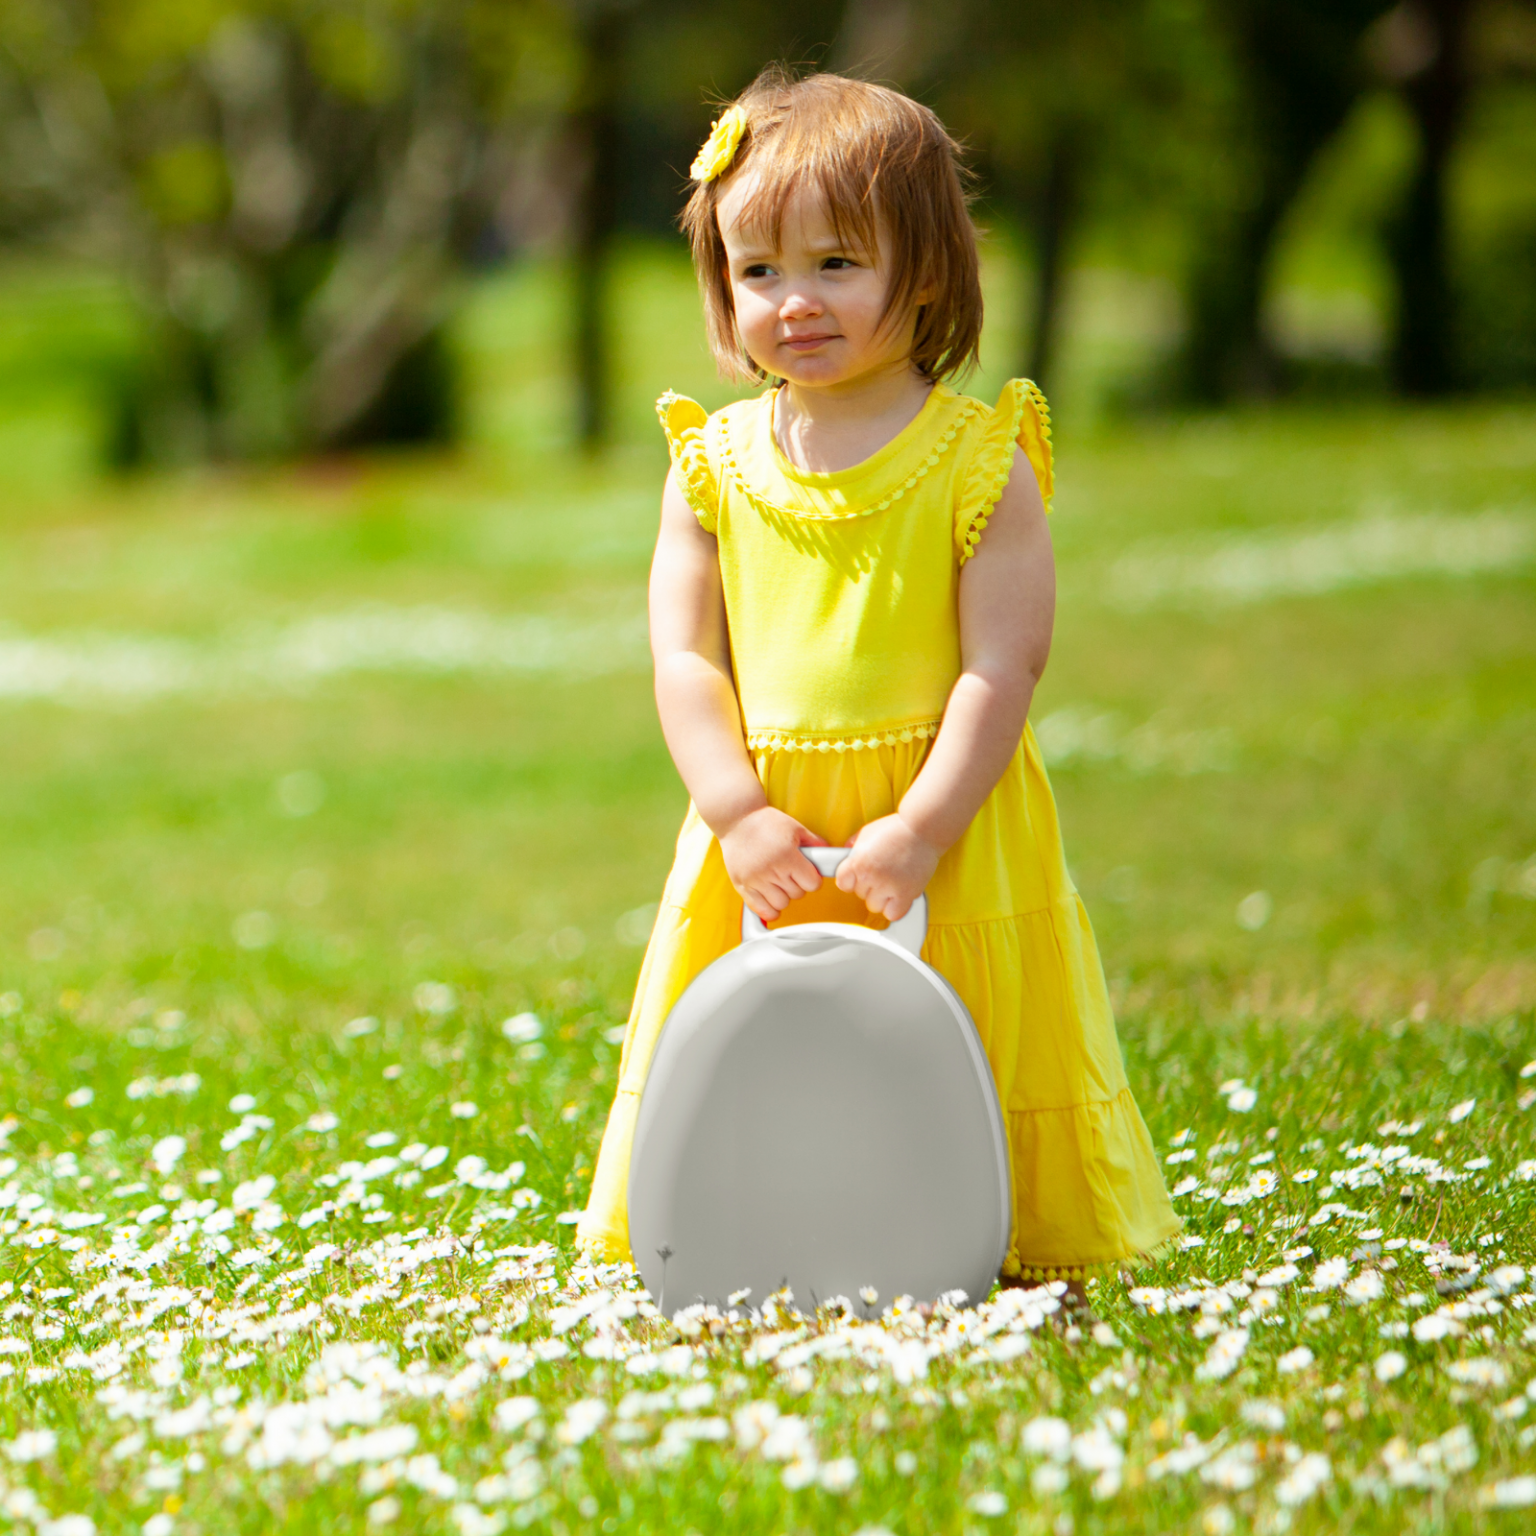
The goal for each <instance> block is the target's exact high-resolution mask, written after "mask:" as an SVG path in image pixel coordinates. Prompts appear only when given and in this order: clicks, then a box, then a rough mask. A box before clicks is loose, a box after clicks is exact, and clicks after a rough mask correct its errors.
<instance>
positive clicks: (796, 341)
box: [783, 333, 837, 352]
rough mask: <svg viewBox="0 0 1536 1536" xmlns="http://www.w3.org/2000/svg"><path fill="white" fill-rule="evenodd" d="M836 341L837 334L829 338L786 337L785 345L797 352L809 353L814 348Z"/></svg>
mask: <svg viewBox="0 0 1536 1536" xmlns="http://www.w3.org/2000/svg"><path fill="white" fill-rule="evenodd" d="M836 340H837V336H836V334H835V333H834V334H832V335H828V336H786V337H785V338H784V341H783V345H784V346H786V347H793V348H794V349H795V351H796V352H808V351H810V349H811V348H812V347H819V346H821V345H822V344H823V343H824V342H828V341H836Z"/></svg>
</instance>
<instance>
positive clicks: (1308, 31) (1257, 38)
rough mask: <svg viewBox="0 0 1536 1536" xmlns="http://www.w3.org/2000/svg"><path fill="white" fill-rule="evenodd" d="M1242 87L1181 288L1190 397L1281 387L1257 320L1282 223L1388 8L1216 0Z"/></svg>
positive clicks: (1353, 0)
mask: <svg viewBox="0 0 1536 1536" xmlns="http://www.w3.org/2000/svg"><path fill="white" fill-rule="evenodd" d="M1211 7H1212V15H1213V17H1214V19H1215V22H1216V25H1217V26H1218V28H1219V30H1220V32H1221V33H1222V35H1223V36H1224V37H1225V39H1226V41H1227V44H1228V48H1229V57H1230V61H1231V67H1232V69H1233V71H1234V77H1235V81H1236V84H1237V87H1238V91H1237V96H1236V99H1235V101H1234V104H1233V105H1234V109H1235V110H1234V114H1233V118H1234V120H1233V122H1232V123H1231V125H1230V129H1229V134H1228V138H1227V142H1226V143H1225V144H1224V145H1221V146H1213V151H1215V152H1216V153H1218V154H1220V155H1222V156H1224V157H1225V158H1227V159H1228V160H1229V161H1230V162H1231V164H1230V165H1229V166H1228V167H1227V168H1226V174H1222V175H1218V176H1215V177H1213V178H1212V191H1213V193H1215V196H1213V197H1211V198H1210V199H1208V201H1207V208H1206V211H1205V213H1204V215H1203V217H1202V220H1201V224H1202V228H1201V230H1200V232H1199V235H1198V246H1197V249H1196V252H1195V255H1194V259H1193V260H1192V261H1191V263H1190V268H1189V277H1188V283H1187V309H1188V319H1189V327H1188V334H1187V340H1186V345H1185V356H1184V370H1183V371H1184V382H1185V386H1186V388H1187V390H1188V392H1189V393H1190V394H1191V395H1192V396H1193V397H1194V398H1196V399H1199V400H1205V401H1213V402H1214V401H1218V400H1225V399H1229V398H1231V397H1232V396H1234V395H1241V394H1267V393H1272V392H1273V391H1274V390H1275V389H1276V388H1277V387H1278V382H1279V381H1278V369H1277V365H1276V359H1275V357H1274V354H1273V352H1272V350H1271V348H1270V346H1269V344H1268V342H1267V341H1266V339H1265V336H1264V332H1263V327H1262V325H1261V321H1260V311H1261V305H1262V301H1263V296H1264V283H1265V276H1266V269H1267V266H1268V262H1269V256H1270V252H1271V250H1272V248H1273V245H1274V241H1275V235H1276V232H1277V231H1278V229H1279V226H1280V221H1281V219H1282V217H1283V216H1284V214H1285V211H1286V209H1287V208H1289V207H1290V205H1291V202H1292V200H1293V199H1294V198H1295V196H1296V194H1297V192H1298V191H1299V190H1300V188H1301V185H1302V182H1303V181H1304V180H1305V178H1306V175H1307V172H1308V170H1309V169H1310V168H1311V166H1312V164H1313V161H1314V160H1315V159H1316V156H1317V154H1318V151H1319V150H1320V149H1321V148H1322V147H1323V145H1325V144H1326V143H1327V142H1328V141H1329V140H1330V139H1331V138H1332V137H1333V135H1334V134H1335V133H1336V132H1337V131H1338V129H1339V127H1340V125H1341V124H1342V123H1343V121H1344V119H1345V117H1346V115H1347V114H1348V112H1349V110H1350V108H1351V107H1352V106H1353V105H1354V103H1355V101H1356V100H1357V98H1358V97H1359V95H1360V92H1361V91H1362V90H1363V89H1364V88H1365V86H1366V85H1367V84H1368V82H1369V75H1368V72H1367V70H1366V67H1365V61H1364V58H1363V54H1362V47H1361V41H1362V38H1363V36H1364V34H1365V32H1366V29H1367V28H1368V27H1370V25H1371V24H1372V23H1373V22H1375V21H1376V20H1377V18H1378V17H1379V16H1380V15H1381V14H1382V13H1383V12H1384V11H1386V10H1387V9H1388V3H1387V0H1211Z"/></svg>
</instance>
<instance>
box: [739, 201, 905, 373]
mask: <svg viewBox="0 0 1536 1536" xmlns="http://www.w3.org/2000/svg"><path fill="white" fill-rule="evenodd" d="M752 191H753V182H752V178H751V177H743V178H742V179H741V180H739V181H736V182H733V183H732V184H731V185H730V186H729V187H727V188H726V190H725V193H724V195H723V196H722V197H721V199H720V203H719V206H718V209H717V216H718V218H719V220H720V234H721V237H722V238H723V240H724V242H725V252H726V261H727V268H728V276H729V279H730V284H731V296H732V299H733V300H734V302H735V306H736V325H737V328H738V329H739V330H740V332H741V339H742V342H743V343H744V344H745V346H746V349H747V353H748V355H749V356H750V357H751V358H752V361H753V362H755V363H756V364H757V365H758V367H759V368H761V369H762V370H763V371H764V372H765V373H769V374H773V375H776V376H777V377H779V378H781V379H788V380H789V382H790V383H792V384H798V385H802V386H804V387H806V388H813V389H826V388H835V387H836V386H838V385H843V384H850V383H855V382H857V381H859V380H863V379H867V378H868V377H869V376H870V375H872V374H876V373H884V372H890V371H895V370H901V369H906V368H910V367H911V356H912V337H913V333H914V331H915V330H916V327H917V311H916V308H915V307H914V308H913V309H912V310H911V311H910V312H909V313H907V314H905V315H890V316H887V317H886V321H885V324H883V325H882V324H881V320H880V314H881V310H882V309H883V308H884V306H885V295H886V289H887V287H888V286H889V263H888V260H887V256H888V250H887V244H886V241H885V237H884V233H883V232H882V234H881V242H880V243H881V248H880V249H879V250H876V251H873V252H871V251H864V250H860V249H859V248H858V247H856V246H850V245H848V244H847V243H846V242H845V241H844V240H842V239H840V238H839V237H838V233H837V230H836V229H835V228H834V226H833V224H832V221H831V219H830V218H829V217H828V216H827V210H826V208H825V207H824V206H823V204H822V203H821V201H820V200H819V199H818V198H814V197H811V196H808V195H802V196H800V197H798V198H796V199H795V200H794V202H792V203H791V204H790V206H789V207H788V208H787V209H786V210H785V215H784V227H783V229H782V231H781V232H780V239H779V249H777V250H775V249H773V248H772V244H771V241H770V239H769V236H768V235H767V234H766V233H764V232H763V231H760V230H757V229H753V228H751V227H750V226H747V227H743V225H742V222H741V216H742V214H743V212H744V211H745V209H746V206H747V203H748V200H749V198H750V196H751V193H752ZM922 297H923V295H919V301H921V299H922Z"/></svg>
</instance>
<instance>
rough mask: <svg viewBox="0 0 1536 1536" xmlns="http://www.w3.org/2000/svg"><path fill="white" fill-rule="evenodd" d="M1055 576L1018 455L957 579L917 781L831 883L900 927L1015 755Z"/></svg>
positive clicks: (865, 835) (865, 834) (1047, 628)
mask: <svg viewBox="0 0 1536 1536" xmlns="http://www.w3.org/2000/svg"><path fill="white" fill-rule="evenodd" d="M1055 614H1056V566H1055V561H1054V559H1053V556H1052V553H1051V535H1050V529H1049V526H1048V524H1047V521H1046V515H1045V505H1044V503H1043V502H1042V500H1041V498H1040V487H1039V485H1038V484H1037V483H1036V480H1035V474H1034V469H1033V467H1032V466H1031V465H1030V462H1029V460H1028V459H1027V458H1026V457H1025V456H1024V454H1023V452H1022V451H1021V450H1020V449H1017V448H1015V449H1014V454H1013V471H1012V473H1011V475H1010V476H1009V479H1008V484H1007V486H1006V487H1005V488H1004V490H1003V494H1002V495H1001V496H1000V497H999V498H998V501H997V505H996V506H995V507H994V508H993V509H992V513H991V516H990V517H989V519H988V521H987V528H986V532H985V534H984V535H983V536H982V540H981V543H980V544H979V545H977V547H976V553H975V554H974V555H972V556H971V558H970V559H969V560H968V561H966V563H965V566H964V568H963V569H962V570H961V572H960V652H961V670H960V676H959V678H958V679H957V680H956V682H955V686H954V688H953V689H952V690H951V691H950V695H949V703H948V705H947V707H946V708H945V711H944V723H943V725H942V726H940V728H939V734H938V738H937V739H936V740H935V742H934V744H933V748H932V750H931V751H930V752H929V754H928V760H927V762H925V763H924V764H923V768H922V772H921V773H919V774H918V776H917V778H916V779H915V780H914V781H913V784H912V787H911V788H910V789H909V790H908V791H907V793H906V794H905V796H903V798H902V802H901V805H900V806H899V807H898V809H897V811H896V814H895V815H893V816H884V817H881V819H880V820H878V821H873V822H871V823H870V824H869V825H868V826H867V827H865V828H863V830H862V831H861V832H860V833H859V835H858V837H857V838H856V839H855V840H854V852H853V855H852V857H851V858H849V859H848V860H847V861H846V862H845V863H844V865H843V867H842V868H841V869H840V870H839V871H838V873H837V883H838V884H839V885H840V886H841V887H842V888H843V889H844V890H847V891H853V892H855V893H856V894H857V895H859V896H860V897H862V898H863V899H864V901H865V903H866V904H867V905H868V907H869V909H870V910H871V911H872V912H878V913H881V914H882V915H883V916H885V917H887V918H890V919H892V920H894V919H896V918H898V917H900V916H901V915H902V914H903V913H904V912H905V911H906V910H907V908H908V907H909V906H911V905H912V902H913V900H914V899H915V898H916V896H917V895H918V893H919V892H920V891H921V890H922V889H923V887H924V886H926V885H927V884H928V881H929V880H930V879H931V878H932V876H933V871H934V869H935V868H936V867H937V865H938V862H939V858H940V856H941V855H942V854H943V853H944V852H945V851H946V850H947V849H948V848H949V847H950V846H951V845H952V844H953V843H955V842H956V841H958V839H959V838H960V835H961V834H962V833H963V832H964V831H965V829H966V828H967V827H968V826H970V824H971V821H972V819H973V818H974V817H975V815H976V813H977V811H979V810H980V809H981V807H982V804H983V803H984V802H985V800H986V798H987V796H988V795H989V794H991V793H992V789H993V786H994V785H995V784H996V783H997V781H998V780H999V779H1000V778H1001V777H1002V774H1003V770H1004V769H1005V768H1006V767H1007V766H1008V764H1009V762H1010V761H1011V760H1012V758H1013V754H1014V753H1015V752H1016V751H1017V750H1018V746H1019V738H1020V737H1021V736H1022V735H1023V733H1024V722H1025V720H1026V719H1028V717H1029V705H1030V700H1031V699H1032V698H1033V697H1034V692H1035V687H1036V685H1037V684H1038V683H1039V681H1040V676H1041V674H1042V673H1043V672H1044V671H1045V662H1046V658H1047V656H1049V654H1050V649H1051V627H1052V624H1053V622H1054V620H1055Z"/></svg>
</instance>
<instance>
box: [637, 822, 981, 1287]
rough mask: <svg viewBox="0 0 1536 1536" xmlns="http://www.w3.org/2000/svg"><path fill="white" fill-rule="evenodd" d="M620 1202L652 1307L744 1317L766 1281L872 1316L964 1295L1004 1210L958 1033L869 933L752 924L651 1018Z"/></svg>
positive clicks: (961, 1010)
mask: <svg viewBox="0 0 1536 1536" xmlns="http://www.w3.org/2000/svg"><path fill="white" fill-rule="evenodd" d="M820 851H822V850H818V852H820ZM827 851H828V852H831V851H832V850H827ZM836 852H839V853H841V852H844V850H836ZM903 937H906V935H903ZM919 942H920V940H919ZM628 1193H629V1231H630V1246H631V1249H632V1251H633V1253H634V1257H635V1262H636V1264H637V1265H638V1266H639V1268H640V1272H641V1275H642V1276H643V1278H644V1280H645V1284H646V1287H647V1289H648V1290H649V1291H650V1293H651V1295H652V1296H653V1297H654V1298H656V1300H657V1303H658V1305H659V1306H660V1307H661V1308H662V1310H663V1311H664V1312H666V1313H668V1314H669V1315H672V1314H675V1313H676V1312H678V1311H679V1310H681V1309H682V1308H684V1307H687V1306H690V1305H692V1304H694V1303H696V1302H699V1301H704V1302H709V1303H713V1304H715V1305H717V1306H720V1307H725V1306H727V1305H729V1304H731V1303H732V1298H733V1297H735V1298H737V1301H738V1304H739V1303H740V1302H741V1301H744V1302H745V1304H746V1305H749V1306H760V1305H761V1304H762V1302H763V1301H764V1300H765V1299H766V1297H767V1296H768V1295H770V1294H771V1293H773V1292H775V1291H777V1290H779V1289H780V1288H781V1287H783V1286H785V1285H787V1286H788V1287H789V1288H790V1289H791V1291H792V1292H793V1295H794V1301H795V1304H796V1305H797V1306H799V1307H801V1308H803V1309H810V1308H812V1307H814V1306H816V1305H818V1304H821V1303H824V1302H827V1301H830V1300H831V1299H832V1298H834V1297H838V1296H841V1297H845V1298H847V1299H849V1300H850V1301H852V1302H853V1303H854V1304H855V1306H859V1305H860V1304H861V1303H860V1294H861V1292H867V1291H868V1290H869V1289H873V1291H874V1292H876V1293H877V1295H878V1298H879V1299H878V1302H876V1303H875V1304H874V1305H875V1306H876V1308H877V1310H878V1308H879V1307H883V1306H884V1305H886V1304H887V1303H889V1302H890V1301H892V1300H894V1299H895V1298H896V1297H897V1296H901V1295H906V1296H910V1297H912V1298H913V1299H914V1300H917V1301H931V1300H935V1299H937V1297H939V1296H940V1295H942V1294H944V1293H946V1292H952V1291H956V1290H960V1291H964V1292H965V1293H966V1295H967V1296H968V1297H969V1298H970V1299H971V1300H972V1301H979V1300H981V1299H982V1298H983V1297H984V1296H985V1295H986V1293H987V1291H988V1290H989V1289H990V1288H991V1285H992V1282H993V1280H994V1279H995V1278H996V1276H997V1273H998V1270H999V1268H1000V1267H1001V1264H1002V1260H1003V1255H1004V1253H1005V1251H1006V1247H1007V1242H1008V1236H1009V1227H1010V1210H1011V1200H1010V1189H1009V1179H1008V1153H1007V1141H1006V1136H1005V1132H1004V1126H1003V1118H1002V1113H1001V1109H1000V1106H999V1103H998V1098H997V1090H996V1086H995V1084H994V1082H993V1078H992V1073H991V1069H990V1066H989V1064H988V1062H987V1058H986V1054H985V1052H984V1050H983V1049H982V1045H981V1041H980V1039H979V1037H978V1036H977V1033H976V1029H975V1026H974V1025H973V1023H972V1022H971V1019H970V1016H969V1015H968V1014H967V1012H966V1010H965V1007H964V1005H963V1004H962V1003H961V1001H960V999H959V997H958V996H957V995H956V993H955V992H954V990H953V988H952V987H950V986H949V984H948V983H947V982H946V981H945V980H944V979H943V978H942V977H941V976H940V975H939V974H938V973H937V972H936V971H934V970H933V969H932V968H931V967H930V966H928V965H926V964H925V963H924V962H923V961H922V960H921V959H920V958H919V957H918V956H917V955H916V954H914V953H912V952H910V951H909V950H908V949H906V948H903V947H902V945H901V944H899V943H897V942H894V941H893V939H892V938H889V937H887V936H885V935H884V934H880V933H876V932H873V931H871V930H870V929H866V928H862V927H857V926H854V925H851V924H842V923H815V924H806V925H803V926H800V927H793V928H784V929H778V930H774V931H771V932H762V933H761V935H760V936H759V937H757V938H755V939H754V940H753V941H752V942H749V943H744V944H743V945H741V947H740V948H738V949H734V950H732V951H730V952H729V953H728V954H726V955H723V956H722V957H721V958H720V959H719V960H717V961H715V962H714V964H713V965H711V966H709V967H708V968H707V969H706V970H705V971H704V972H703V973H702V974H701V975H699V976H698V977H697V978H696V980H695V981H694V982H693V984H692V985H691V986H690V987H689V988H688V989H687V991H686V992H684V994H683V995H682V997H681V998H679V999H678V1001H677V1003H676V1005H675V1006H674V1007H673V1009H672V1012H671V1013H670V1014H669V1015H668V1017H667V1020H666V1023H665V1024H664V1026H663V1028H662V1032H661V1036H660V1039H659V1040H658V1042H657V1047H656V1052H655V1055H654V1057H653V1059H652V1062H651V1067H650V1072H649V1076H648V1078H647V1081H646V1086H645V1091H644V1094H643V1096H642V1099H641V1104H640V1111H639V1118H638V1122H637V1125H636V1130H635V1140H634V1147H633V1151H632V1154H631V1160H630V1174H629V1192H628ZM743 1291H746V1292H747V1293H748V1294H747V1295H746V1296H745V1297H744V1298H743V1297H741V1293H742V1292H743ZM864 1305H865V1306H868V1305H869V1304H868V1303H867V1302H866V1303H864Z"/></svg>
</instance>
